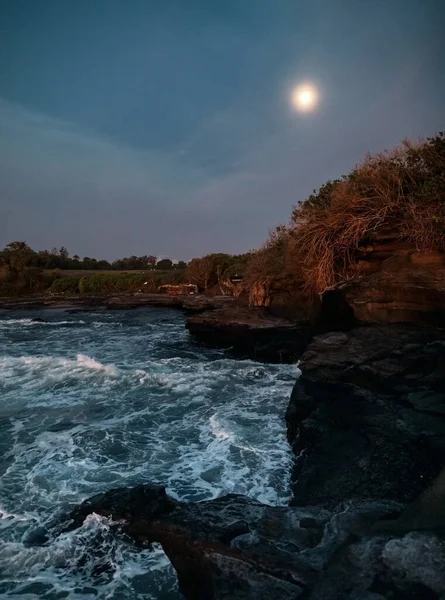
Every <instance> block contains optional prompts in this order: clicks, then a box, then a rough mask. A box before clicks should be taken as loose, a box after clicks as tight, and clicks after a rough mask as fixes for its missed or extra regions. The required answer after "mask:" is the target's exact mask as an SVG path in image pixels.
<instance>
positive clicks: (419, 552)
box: [57, 485, 445, 600]
mask: <svg viewBox="0 0 445 600" xmlns="http://www.w3.org/2000/svg"><path fill="white" fill-rule="evenodd" d="M401 508H402V507H401V505H400V504H398V503H395V502H391V501H375V500H374V501H367V502H366V501H348V502H343V503H340V504H339V505H338V506H336V507H334V508H333V509H332V510H326V509H324V508H320V507H307V508H297V507H271V506H267V505H264V504H261V503H259V502H256V501H254V500H251V499H248V498H245V497H242V496H237V495H229V496H224V497H221V498H218V499H216V500H210V501H205V502H199V503H184V502H177V501H175V500H173V499H172V498H170V497H169V496H167V495H166V493H165V490H164V488H160V487H154V486H150V485H142V486H138V487H135V488H120V489H115V490H110V491H109V492H106V493H105V494H99V495H97V496H95V497H93V498H91V499H90V500H88V501H86V502H84V503H83V504H82V505H80V506H79V507H78V508H77V509H75V510H74V511H73V513H72V514H71V515H70V517H69V519H68V520H67V521H66V522H65V523H63V524H62V526H59V527H58V528H57V533H58V534H60V533H64V532H66V531H68V530H73V529H75V528H77V527H80V526H81V525H82V523H83V522H84V520H85V519H86V517H87V516H88V515H89V514H91V513H93V512H94V513H96V514H98V515H103V516H104V517H107V518H108V519H112V523H114V527H115V528H116V529H117V530H119V531H120V533H121V534H124V535H126V536H127V537H128V538H130V539H131V540H132V541H133V542H134V543H135V544H137V545H138V546H141V547H147V546H150V544H152V543H154V542H159V543H161V544H162V547H163V549H164V551H165V553H166V554H167V556H168V557H169V559H170V561H171V563H172V565H173V566H174V567H175V569H176V572H177V575H178V583H179V589H180V591H181V592H182V593H183V594H184V597H185V598H186V599H188V600H229V599H230V600H274V599H277V600H286V599H289V600H294V599H296V598H302V599H303V598H304V599H308V600H338V599H339V598H355V599H356V600H369V599H370V598H372V599H373V600H377V599H383V598H392V599H394V598H396V599H399V600H401V599H402V598H418V599H419V600H420V599H421V598H422V599H424V598H427V599H428V598H431V599H439V598H443V597H445V575H444V572H443V569H442V568H441V565H443V564H444V561H445V543H444V542H443V540H441V539H440V538H439V537H437V535H436V534H434V533H424V532H422V533H416V532H411V533H409V534H407V535H403V536H402V537H400V536H397V534H394V533H391V532H375V531H373V524H374V523H375V522H376V521H377V520H379V519H382V518H385V517H388V516H391V515H394V514H398V513H399V512H400V510H401ZM99 543H100V542H99ZM93 551H94V549H93ZM425 553H426V556H425V555H424V554H425ZM99 556H102V555H101V554H99ZM420 556H422V563H421V564H420V563H419V558H420ZM102 570H103V567H102V566H101V565H100V564H98V565H97V571H98V572H101V571H102Z"/></svg>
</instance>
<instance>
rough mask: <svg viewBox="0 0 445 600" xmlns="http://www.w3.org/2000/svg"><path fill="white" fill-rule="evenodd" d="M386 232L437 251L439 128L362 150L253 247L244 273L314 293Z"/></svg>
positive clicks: (346, 274)
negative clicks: (377, 149) (416, 138)
mask: <svg viewBox="0 0 445 600" xmlns="http://www.w3.org/2000/svg"><path fill="white" fill-rule="evenodd" d="M388 234H391V235H394V234H396V235H397V236H398V237H399V238H400V239H401V240H405V241H409V242H411V243H413V244H414V245H415V246H416V247H417V248H418V249H419V250H420V249H421V250H439V251H445V135H444V133H439V134H438V135H437V136H436V137H434V138H429V139H427V140H426V141H424V142H422V143H418V144H413V143H410V142H405V143H404V144H403V146H402V147H400V148H396V149H394V150H393V151H392V152H385V153H381V154H377V155H375V156H369V157H367V158H366V159H365V160H364V161H363V163H361V164H360V165H358V166H357V167H356V168H355V169H353V170H352V171H351V173H349V175H346V176H343V177H342V178H341V179H338V180H335V181H329V182H327V183H326V184H325V185H324V186H322V187H321V188H320V190H319V191H318V192H314V193H313V194H311V196H310V197H309V198H308V199H307V200H306V201H304V202H302V203H300V204H299V205H298V206H297V207H296V208H295V209H294V211H293V213H292V219H291V223H290V225H289V226H288V227H285V228H281V229H279V230H277V231H275V232H274V233H273V234H272V235H271V237H270V239H269V240H268V242H266V244H265V245H264V246H263V248H261V249H260V250H259V251H258V252H257V253H256V255H255V257H254V259H253V260H252V262H251V264H250V265H249V268H248V273H247V276H246V280H247V282H248V283H249V284H250V285H253V284H254V283H255V282H258V281H261V280H263V281H266V282H277V281H280V280H283V279H286V278H287V279H289V280H291V281H295V280H298V281H301V286H302V289H303V290H305V291H306V292H307V293H308V294H314V293H315V294H321V293H323V292H324V291H326V290H329V289H332V288H335V287H336V286H337V285H339V284H342V283H344V282H346V281H348V280H351V279H354V278H355V277H357V270H356V268H355V264H356V260H357V254H358V252H359V251H360V249H361V248H362V247H363V246H364V245H367V244H369V243H372V242H373V240H375V239H376V238H378V237H384V236H385V235H388Z"/></svg>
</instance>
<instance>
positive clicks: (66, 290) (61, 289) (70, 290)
mask: <svg viewBox="0 0 445 600" xmlns="http://www.w3.org/2000/svg"><path fill="white" fill-rule="evenodd" d="M79 281H80V279H79V277H59V278H57V279H55V280H54V281H53V282H52V284H51V286H50V287H49V289H48V293H49V294H77V293H78V292H79Z"/></svg>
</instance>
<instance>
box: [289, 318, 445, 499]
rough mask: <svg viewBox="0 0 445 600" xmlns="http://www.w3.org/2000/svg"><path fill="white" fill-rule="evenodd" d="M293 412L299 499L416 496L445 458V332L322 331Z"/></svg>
mask: <svg viewBox="0 0 445 600" xmlns="http://www.w3.org/2000/svg"><path fill="white" fill-rule="evenodd" d="M300 369H301V371H302V376H301V377H300V379H299V380H298V381H297V383H296V385H295V387H294V390H293V392H292V396H291V401H290V404H289V408H288V411H287V414H286V420H287V426H288V438H289V441H290V442H291V443H292V444H293V446H294V451H295V453H296V454H297V456H299V458H298V459H297V463H296V467H295V471H294V479H295V483H294V500H293V502H294V503H295V504H298V505H304V504H313V503H323V504H325V505H331V506H332V505H334V504H336V503H338V502H339V501H341V500H343V499H345V498H385V499H392V500H397V501H401V502H408V501H411V500H413V499H414V498H415V497H416V496H417V495H418V494H419V493H420V492H421V491H422V490H423V489H424V488H425V487H426V485H427V484H428V483H430V482H431V481H432V480H433V479H434V478H435V477H436V476H437V474H438V473H439V471H440V469H441V468H442V466H443V464H444V459H445V417H444V413H445V332H443V331H441V330H439V329H434V328H423V327H416V326H409V325H405V326H404V325H392V326H375V327H360V328H356V329H353V330H351V331H349V332H347V333H344V332H343V333H331V334H325V335H321V336H317V337H315V338H314V339H313V341H312V342H311V343H310V345H309V346H308V348H307V350H306V352H305V353H304V354H303V356H302V359H301V363H300Z"/></svg>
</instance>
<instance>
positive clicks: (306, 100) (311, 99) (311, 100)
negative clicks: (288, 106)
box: [291, 83, 318, 112]
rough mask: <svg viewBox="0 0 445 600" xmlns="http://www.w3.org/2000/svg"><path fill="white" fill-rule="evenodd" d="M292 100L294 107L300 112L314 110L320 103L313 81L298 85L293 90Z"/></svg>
mask: <svg viewBox="0 0 445 600" xmlns="http://www.w3.org/2000/svg"><path fill="white" fill-rule="evenodd" d="M291 102H292V105H293V107H294V108H296V109H297V110H298V111H300V112H309V111H311V110H314V109H315V108H316V106H317V104H318V91H317V88H316V87H315V86H314V85H313V84H311V83H302V84H300V85H297V86H296V87H295V88H294V89H293V90H292V94H291Z"/></svg>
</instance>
